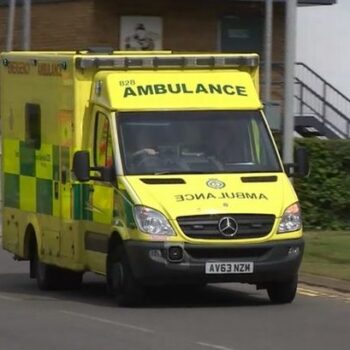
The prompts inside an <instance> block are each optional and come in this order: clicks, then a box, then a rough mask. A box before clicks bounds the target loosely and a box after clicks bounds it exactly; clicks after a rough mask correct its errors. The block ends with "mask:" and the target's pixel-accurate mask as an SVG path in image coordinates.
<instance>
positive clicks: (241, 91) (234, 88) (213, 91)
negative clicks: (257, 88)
mask: <svg viewBox="0 0 350 350" xmlns="http://www.w3.org/2000/svg"><path fill="white" fill-rule="evenodd" d="M166 94H195V95H199V94H207V95H231V96H233V95H235V96H243V97H247V96H248V94H247V90H246V87H245V86H239V85H231V84H202V83H198V84H196V85H194V86H193V87H191V86H189V85H188V84H186V83H176V84H146V85H136V86H125V87H124V93H123V96H124V98H127V97H138V96H150V95H166Z"/></svg>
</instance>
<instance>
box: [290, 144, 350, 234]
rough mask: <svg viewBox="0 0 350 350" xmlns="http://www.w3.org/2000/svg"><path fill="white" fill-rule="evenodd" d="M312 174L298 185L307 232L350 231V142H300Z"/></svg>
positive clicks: (298, 182)
mask: <svg viewBox="0 0 350 350" xmlns="http://www.w3.org/2000/svg"><path fill="white" fill-rule="evenodd" d="M296 144H297V146H302V147H306V148H307V149H308V151H309V155H310V165H311V173H310V176H309V177H307V178H302V179H296V180H295V181H294V185H295V189H296V192H297V194H298V196H299V199H300V203H301V207H302V210H303V221H304V227H305V228H306V229H330V230H339V229H341V230H342V229H349V228H350V140H319V139H298V140H296Z"/></svg>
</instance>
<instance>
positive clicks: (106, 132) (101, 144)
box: [84, 107, 115, 273]
mask: <svg viewBox="0 0 350 350" xmlns="http://www.w3.org/2000/svg"><path fill="white" fill-rule="evenodd" d="M108 115H109V114H108V112H106V111H104V110H103V109H100V108H99V107H95V108H94V109H93V120H92V133H91V136H90V141H89V142H90V145H89V148H90V150H91V153H90V154H91V159H90V162H91V166H92V167H96V168H105V167H109V168H111V171H112V172H114V174H115V165H114V156H113V155H114V153H113V146H112V145H113V142H112V132H111V130H112V128H111V121H110V119H109V117H108ZM91 175H93V179H92V182H91V183H90V188H89V196H88V204H87V211H88V213H87V215H86V220H85V233H84V234H85V237H84V243H85V249H86V252H87V256H88V264H89V267H90V269H91V270H93V271H95V272H99V273H105V267H106V256H107V245H108V239H109V235H110V232H111V226H112V219H113V206H114V187H113V185H112V183H111V182H108V181H103V180H101V179H99V177H100V175H101V174H100V172H98V171H92V172H91Z"/></svg>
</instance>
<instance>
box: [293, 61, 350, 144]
mask: <svg viewBox="0 0 350 350" xmlns="http://www.w3.org/2000/svg"><path fill="white" fill-rule="evenodd" d="M294 96H295V100H296V105H295V114H296V115H300V116H305V115H312V116H313V117H314V118H316V119H318V120H319V121H320V122H321V124H322V125H323V127H325V128H328V129H330V130H331V131H333V132H334V133H336V134H337V135H338V136H339V138H350V98H348V97H347V96H345V95H344V94H343V93H342V92H340V91H339V90H338V89H337V88H335V87H334V86H333V85H332V84H330V83H329V82H328V81H327V80H325V79H324V78H323V77H321V76H320V75H319V74H318V73H316V72H315V71H314V70H313V69H311V68H310V67H309V66H308V65H306V64H305V63H302V62H297V63H296V75H295V95H294Z"/></svg>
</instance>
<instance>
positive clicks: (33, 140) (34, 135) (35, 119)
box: [24, 103, 41, 149]
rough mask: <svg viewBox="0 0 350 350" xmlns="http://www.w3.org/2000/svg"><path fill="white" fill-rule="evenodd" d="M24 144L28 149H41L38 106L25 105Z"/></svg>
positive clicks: (39, 111)
mask: <svg viewBox="0 0 350 350" xmlns="http://www.w3.org/2000/svg"><path fill="white" fill-rule="evenodd" d="M24 118H25V143H26V144H27V146H28V147H32V148H35V149H40V147H41V110H40V105H38V104H33V103H26V105H25V113H24Z"/></svg>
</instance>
